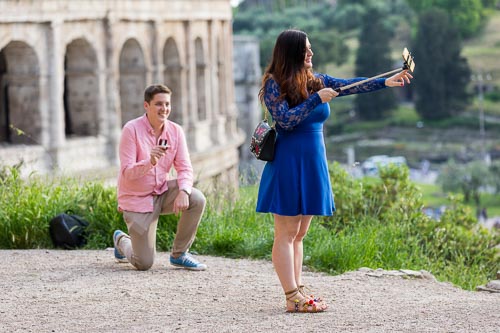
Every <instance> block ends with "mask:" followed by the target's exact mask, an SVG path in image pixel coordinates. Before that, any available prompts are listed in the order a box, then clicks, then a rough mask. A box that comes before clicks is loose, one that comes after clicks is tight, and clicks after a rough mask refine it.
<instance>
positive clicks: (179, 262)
mask: <svg viewBox="0 0 500 333" xmlns="http://www.w3.org/2000/svg"><path fill="white" fill-rule="evenodd" d="M170 264H171V265H173V266H177V267H182V268H185V269H189V270H192V271H204V270H205V269H207V265H205V264H202V263H200V262H198V261H197V260H196V259H194V258H193V257H191V255H190V254H189V253H187V252H184V253H183V254H181V255H180V257H178V258H174V257H172V255H170Z"/></svg>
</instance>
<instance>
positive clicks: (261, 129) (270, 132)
mask: <svg viewBox="0 0 500 333" xmlns="http://www.w3.org/2000/svg"><path fill="white" fill-rule="evenodd" d="M275 144H276V129H275V128H274V125H272V126H271V125H269V122H268V121H267V111H266V112H265V113H264V120H261V121H260V122H259V124H258V125H257V127H256V128H255V130H254V131H253V134H252V138H251V141H250V151H251V152H252V154H254V156H255V157H256V158H257V159H258V160H261V161H272V160H274V145H275Z"/></svg>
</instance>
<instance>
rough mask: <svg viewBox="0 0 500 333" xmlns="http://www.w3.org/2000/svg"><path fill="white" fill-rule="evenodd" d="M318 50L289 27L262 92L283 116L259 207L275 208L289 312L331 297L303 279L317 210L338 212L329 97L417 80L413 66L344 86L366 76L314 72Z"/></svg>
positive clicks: (278, 264)
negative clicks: (327, 139)
mask: <svg viewBox="0 0 500 333" xmlns="http://www.w3.org/2000/svg"><path fill="white" fill-rule="evenodd" d="M312 56H313V52H312V49H311V44H310V43H309V39H308V38H307V35H306V34H305V33H304V32H302V31H299V30H285V31H283V32H282V33H281V34H280V35H279V36H278V38H277V40H276V44H275V46H274V50H273V56H272V59H271V62H270V64H269V66H268V67H267V69H266V71H265V73H264V76H263V79H262V88H261V90H260V92H259V98H260V100H261V102H263V103H264V104H265V106H266V107H267V110H268V111H269V112H270V113H271V115H272V117H273V120H274V121H275V122H276V130H277V132H278V136H277V139H276V147H275V158H274V160H273V161H272V162H268V163H267V164H266V166H265V167H264V170H263V173H262V177H261V181H260V186H259V194H258V200H257V209H256V210H257V212H261V213H272V214H273V215H274V244H273V250H272V261H273V265H274V268H275V270H276V273H277V275H278V278H279V280H280V283H281V286H282V288H283V291H284V292H285V297H286V310H287V311H288V312H321V311H324V310H326V308H327V304H326V303H325V302H324V301H322V300H320V299H316V298H314V296H310V295H308V294H307V293H306V292H305V291H304V285H303V283H302V262H303V243H302V240H303V239H304V236H305V235H306V233H307V230H308V229H309V225H310V224H311V220H312V217H313V216H314V215H323V216H330V215H332V214H333V212H334V211H335V203H334V200H333V194H332V189H331V184H330V177H329V174H328V165H327V159H326V153H325V143H324V140H323V123H324V121H325V120H326V119H327V118H328V116H329V115H330V107H329V105H328V102H330V101H331V99H332V98H335V97H337V96H343V95H349V94H358V93H364V92H370V91H375V90H379V89H382V88H385V87H397V86H399V87H401V86H404V84H405V82H407V83H410V78H412V76H411V75H410V74H409V73H407V71H401V72H400V73H398V74H396V75H393V76H391V77H389V78H387V79H386V78H380V79H376V80H373V81H369V82H367V83H364V84H360V85H358V86H356V87H353V88H350V89H346V90H343V91H342V92H341V93H340V94H339V93H338V92H336V91H335V89H336V88H339V87H342V86H345V85H348V84H351V83H353V82H357V81H361V80H363V79H365V78H354V79H348V80H345V79H337V78H333V77H331V76H329V75H326V74H317V73H313V71H312V61H311V60H312Z"/></svg>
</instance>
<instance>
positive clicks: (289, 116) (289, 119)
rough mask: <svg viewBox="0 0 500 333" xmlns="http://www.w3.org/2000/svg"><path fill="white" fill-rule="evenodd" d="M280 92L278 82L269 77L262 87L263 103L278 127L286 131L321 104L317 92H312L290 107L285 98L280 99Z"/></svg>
mask: <svg viewBox="0 0 500 333" xmlns="http://www.w3.org/2000/svg"><path fill="white" fill-rule="evenodd" d="M280 94H281V93H280V87H279V85H278V83H277V82H276V81H274V80H273V79H269V80H268V81H267V82H266V85H265V87H264V103H265V104H266V107H267V109H268V110H269V112H270V113H271V116H272V117H273V120H274V121H276V123H277V124H278V125H279V127H281V128H283V129H284V130H287V131H290V130H292V129H293V128H294V127H295V126H297V125H298V124H300V122H302V121H303V120H304V119H306V118H307V116H308V115H309V113H311V111H312V110H314V108H315V107H316V106H318V105H320V104H321V98H320V97H319V95H318V94H317V93H314V94H312V95H311V96H309V98H308V99H306V100H305V101H304V102H302V103H301V104H299V105H297V106H295V107H293V108H290V107H289V105H288V102H287V101H286V100H281V99H280Z"/></svg>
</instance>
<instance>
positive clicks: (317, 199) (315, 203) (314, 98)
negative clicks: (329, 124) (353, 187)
mask: <svg viewBox="0 0 500 333" xmlns="http://www.w3.org/2000/svg"><path fill="white" fill-rule="evenodd" d="M315 75H316V76H318V77H320V78H321V79H322V80H323V82H324V84H325V87H331V88H333V89H336V88H338V87H341V86H344V85H348V84H351V83H353V82H356V81H360V80H364V79H365V78H355V79H349V80H344V79H337V78H333V77H331V76H328V75H325V74H315ZM383 87H385V79H377V80H374V81H370V82H368V83H365V84H361V85H359V86H357V87H354V88H351V89H347V90H345V91H343V92H342V93H341V94H340V95H339V96H341V95H349V94H356V93H362V92H369V91H374V90H377V89H381V88H383ZM279 96H280V88H279V85H278V84H277V83H276V81H274V80H273V79H269V80H268V81H267V82H266V85H265V87H264V103H265V104H266V107H267V109H268V110H269V112H270V113H271V115H272V117H273V120H274V121H275V122H276V130H277V132H278V135H277V139H276V147H275V157H274V160H273V161H272V162H267V163H266V165H265V167H264V170H263V172H262V176H261V180H260V185H259V194H258V198H257V208H256V211H257V212H260V213H275V214H279V215H285V216H296V215H323V216H330V215H332V214H333V212H335V202H334V199H333V193H332V187H331V184H330V176H329V173H328V163H327V158H326V150H325V141H324V138H323V123H324V122H325V120H326V119H327V118H328V117H329V116H330V106H329V104H328V103H322V102H321V98H320V97H319V95H318V93H314V94H311V95H310V96H309V98H308V99H306V100H305V101H304V102H302V103H301V104H299V105H297V106H295V107H293V108H290V107H289V106H288V103H287V101H286V100H281V99H280V97H279Z"/></svg>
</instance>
